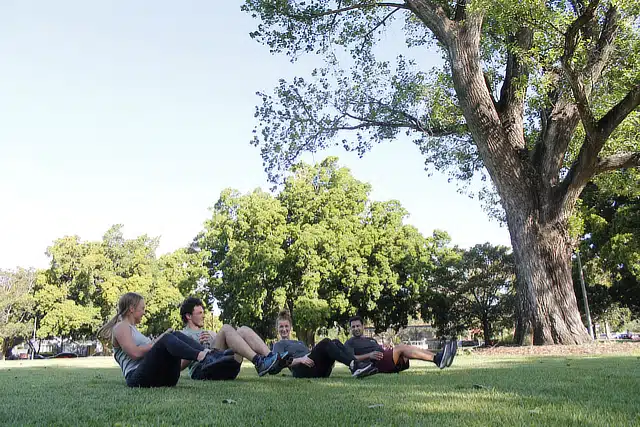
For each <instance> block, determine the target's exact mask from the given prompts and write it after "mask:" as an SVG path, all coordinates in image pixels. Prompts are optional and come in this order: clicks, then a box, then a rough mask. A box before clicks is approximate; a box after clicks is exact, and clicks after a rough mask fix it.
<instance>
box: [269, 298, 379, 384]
mask: <svg viewBox="0 0 640 427" xmlns="http://www.w3.org/2000/svg"><path fill="white" fill-rule="evenodd" d="M277 324H278V335H279V337H280V341H278V342H277V343H275V344H274V345H273V351H274V353H284V352H287V353H288V354H289V355H290V356H292V357H293V361H292V362H291V364H290V366H289V369H290V370H291V373H293V376H294V377H296V378H325V377H328V376H329V375H331V371H332V370H333V365H334V364H335V362H336V360H337V361H338V362H340V363H343V364H344V365H347V366H348V367H349V369H350V370H351V374H352V376H353V377H356V378H363V377H366V376H369V375H372V374H375V373H376V372H377V369H376V368H375V366H374V365H373V363H371V362H370V361H368V360H367V361H363V362H359V361H357V360H356V358H355V357H354V356H353V353H348V352H347V351H346V350H345V348H344V346H343V345H342V343H341V342H340V341H338V340H330V339H329V338H325V339H323V340H322V341H320V342H319V343H318V344H317V345H316V346H315V347H313V348H312V349H311V350H309V348H308V347H307V346H306V345H305V344H304V343H303V342H302V341H296V340H292V339H291V326H292V321H291V316H290V315H289V312H288V311H286V310H283V311H281V312H280V314H279V315H278V323H277Z"/></svg>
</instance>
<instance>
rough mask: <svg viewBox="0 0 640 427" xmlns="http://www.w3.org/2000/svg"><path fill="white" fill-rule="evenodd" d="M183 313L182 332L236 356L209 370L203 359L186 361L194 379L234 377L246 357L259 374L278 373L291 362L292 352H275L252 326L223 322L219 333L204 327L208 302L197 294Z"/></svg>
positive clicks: (185, 306)
mask: <svg viewBox="0 0 640 427" xmlns="http://www.w3.org/2000/svg"><path fill="white" fill-rule="evenodd" d="M180 316H181V317H182V321H183V322H184V329H183V330H182V332H183V333H184V334H185V335H187V336H189V337H191V338H193V339H194V340H196V341H198V342H200V344H202V345H203V346H205V347H207V348H213V349H216V350H220V351H225V350H227V351H225V352H224V353H225V354H232V355H235V357H234V358H233V359H232V360H231V361H230V362H229V363H227V364H218V365H216V367H215V368H213V369H209V370H203V369H202V363H200V362H197V361H185V363H183V366H182V368H183V369H184V368H185V367H187V366H188V368H189V376H190V377H191V378H192V379H194V380H232V379H234V378H236V377H237V376H238V374H239V373H240V367H241V366H242V358H243V357H244V358H246V359H248V360H251V361H252V362H253V364H254V366H255V367H256V371H257V372H258V375H259V376H264V375H266V374H271V375H275V374H277V373H279V372H280V371H281V370H282V369H284V368H285V367H286V366H287V363H288V361H289V360H288V357H287V356H288V355H287V354H286V352H285V353H273V352H271V351H269V347H267V345H266V344H265V343H264V341H263V340H262V338H260V337H259V336H258V334H256V333H255V332H254V331H253V329H251V328H249V327H248V326H242V327H240V328H238V329H237V330H236V329H235V328H234V327H233V326H230V325H222V328H220V330H219V331H218V333H215V332H212V331H206V330H204V329H202V328H203V327H204V305H203V303H202V300H200V299H199V298H195V297H189V298H187V299H185V300H184V301H183V303H182V305H181V306H180Z"/></svg>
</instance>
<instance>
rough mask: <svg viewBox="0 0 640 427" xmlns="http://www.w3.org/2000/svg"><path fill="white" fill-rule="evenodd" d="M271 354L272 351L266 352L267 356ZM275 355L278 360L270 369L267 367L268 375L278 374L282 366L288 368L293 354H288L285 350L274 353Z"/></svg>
mask: <svg viewBox="0 0 640 427" xmlns="http://www.w3.org/2000/svg"><path fill="white" fill-rule="evenodd" d="M272 355H273V352H269V354H267V357H269V356H272ZM276 356H277V358H278V360H277V361H276V363H275V364H274V365H273V366H272V367H271V369H269V375H276V374H279V373H280V371H282V370H283V369H284V368H288V367H289V366H290V365H291V362H293V356H292V355H290V354H289V352H288V351H285V352H283V353H276Z"/></svg>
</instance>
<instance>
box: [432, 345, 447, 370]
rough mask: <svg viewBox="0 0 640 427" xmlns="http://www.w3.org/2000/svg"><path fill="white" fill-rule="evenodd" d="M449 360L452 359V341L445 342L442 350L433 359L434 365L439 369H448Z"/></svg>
mask: <svg viewBox="0 0 640 427" xmlns="http://www.w3.org/2000/svg"><path fill="white" fill-rule="evenodd" d="M449 359H451V341H447V342H445V344H444V347H443V348H442V350H440V351H439V352H438V353H436V356H435V357H434V358H433V363H435V364H436V365H437V366H438V368H440V369H444V368H446V367H447V362H448V361H449Z"/></svg>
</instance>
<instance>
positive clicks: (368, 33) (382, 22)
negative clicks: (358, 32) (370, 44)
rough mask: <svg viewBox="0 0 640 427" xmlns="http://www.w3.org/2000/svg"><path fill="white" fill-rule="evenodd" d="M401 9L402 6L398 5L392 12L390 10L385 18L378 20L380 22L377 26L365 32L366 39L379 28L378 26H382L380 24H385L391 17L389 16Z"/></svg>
mask: <svg viewBox="0 0 640 427" xmlns="http://www.w3.org/2000/svg"><path fill="white" fill-rule="evenodd" d="M400 9H401V8H399V7H397V8H395V9H393V10H392V11H391V12H389V13H388V14H387V15H386V16H385V17H384V18H382V20H381V21H380V22H378V23H377V24H376V26H375V27H373V28H372V29H371V30H369V31H368V32H367V34H365V35H364V37H363V39H365V40H366V39H367V38H368V37H369V36H371V35H372V34H373V32H374V31H375V30H377V29H378V28H380V26H382V25H385V21H386V20H387V19H389V18H390V17H391V15H393V14H394V13H396V12H397V11H399V10H400Z"/></svg>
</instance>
